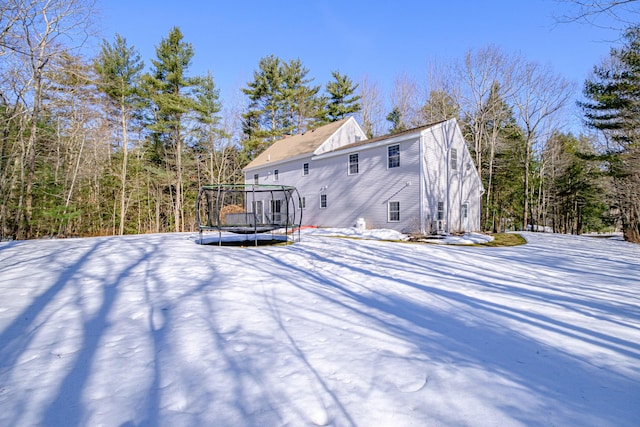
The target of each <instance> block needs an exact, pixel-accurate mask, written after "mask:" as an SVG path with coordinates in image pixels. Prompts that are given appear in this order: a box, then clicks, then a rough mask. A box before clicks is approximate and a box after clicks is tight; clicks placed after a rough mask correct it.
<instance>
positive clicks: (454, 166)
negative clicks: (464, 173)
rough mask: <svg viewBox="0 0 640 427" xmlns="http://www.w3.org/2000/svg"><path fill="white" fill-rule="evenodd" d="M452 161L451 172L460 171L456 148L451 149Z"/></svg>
mask: <svg viewBox="0 0 640 427" xmlns="http://www.w3.org/2000/svg"><path fill="white" fill-rule="evenodd" d="M449 156H450V157H451V158H450V161H451V170H452V171H454V170H456V169H458V150H457V149H455V148H452V149H451V153H450V154H449Z"/></svg>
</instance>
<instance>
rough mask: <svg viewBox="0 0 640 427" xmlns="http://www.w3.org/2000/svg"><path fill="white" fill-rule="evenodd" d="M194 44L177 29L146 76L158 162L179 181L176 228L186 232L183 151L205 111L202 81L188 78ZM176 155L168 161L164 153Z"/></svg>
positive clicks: (175, 200) (174, 187) (175, 186)
mask: <svg viewBox="0 0 640 427" xmlns="http://www.w3.org/2000/svg"><path fill="white" fill-rule="evenodd" d="M193 54H194V52H193V47H192V45H191V43H187V42H185V41H183V35H182V32H181V31H180V29H179V28H178V27H174V28H173V29H171V31H170V32H169V36H168V37H167V38H166V39H163V40H162V41H161V42H160V44H159V45H158V46H157V48H156V55H157V59H154V60H152V61H151V63H152V65H153V67H152V72H151V73H150V74H147V75H145V76H144V83H145V86H146V88H145V89H146V93H147V94H148V96H149V97H150V101H151V104H152V117H151V120H150V123H149V124H148V128H149V129H150V130H151V132H152V141H153V143H154V147H153V148H154V149H155V159H156V161H159V162H161V163H164V164H165V166H166V167H168V168H169V169H170V170H172V171H173V174H174V175H175V181H174V182H173V185H172V186H171V188H170V189H169V190H170V192H171V196H172V199H173V213H174V218H173V220H174V229H175V231H183V230H184V218H183V209H182V206H183V192H182V190H183V149H184V145H185V138H186V135H187V133H188V132H187V131H188V127H189V126H190V125H191V124H192V121H191V120H190V118H191V117H192V116H193V115H194V113H196V112H198V111H202V109H203V107H202V106H201V105H200V104H199V103H198V102H197V100H196V99H195V97H194V94H193V88H194V86H196V85H197V84H198V83H199V81H200V80H199V79H197V78H191V77H188V76H187V71H188V69H189V66H190V65H191V59H192V58H193ZM165 152H167V153H171V152H172V154H173V156H172V157H173V158H167V157H166V156H164V153H165Z"/></svg>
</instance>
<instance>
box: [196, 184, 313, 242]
mask: <svg viewBox="0 0 640 427" xmlns="http://www.w3.org/2000/svg"><path fill="white" fill-rule="evenodd" d="M196 222H197V226H198V232H199V243H200V244H204V241H203V233H204V232H206V231H217V232H218V239H217V241H214V243H218V245H220V246H222V245H223V243H224V239H223V237H224V236H223V233H225V236H226V235H228V234H229V233H231V234H234V235H236V236H235V237H231V238H228V239H226V240H228V241H230V242H231V241H232V242H235V243H236V244H237V242H238V241H239V240H240V241H245V242H251V241H253V243H254V245H255V246H258V245H259V244H264V242H265V241H266V240H271V241H272V242H273V243H280V242H287V243H288V242H290V239H289V237H291V241H296V239H295V234H296V232H297V236H298V241H299V240H300V224H301V223H302V209H300V195H299V193H298V190H297V189H296V188H295V187H292V186H286V185H258V184H216V185H204V186H202V187H200V191H199V192H198V197H197V198H196ZM267 233H270V234H271V236H270V238H268V237H265V234H267ZM238 236H244V237H243V238H238ZM283 236H284V237H285V238H283Z"/></svg>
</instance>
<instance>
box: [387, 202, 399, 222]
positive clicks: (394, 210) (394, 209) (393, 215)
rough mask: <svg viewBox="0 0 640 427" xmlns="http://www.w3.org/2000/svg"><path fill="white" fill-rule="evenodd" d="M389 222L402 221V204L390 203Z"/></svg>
mask: <svg viewBox="0 0 640 427" xmlns="http://www.w3.org/2000/svg"><path fill="white" fill-rule="evenodd" d="M388 218H389V222H398V221H400V202H389V216H388Z"/></svg>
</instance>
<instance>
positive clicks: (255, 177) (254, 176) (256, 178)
mask: <svg viewBox="0 0 640 427" xmlns="http://www.w3.org/2000/svg"><path fill="white" fill-rule="evenodd" d="M258 177H259V175H258V174H257V173H256V174H253V183H254V184H255V185H258Z"/></svg>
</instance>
